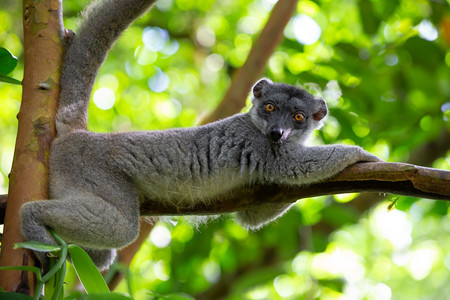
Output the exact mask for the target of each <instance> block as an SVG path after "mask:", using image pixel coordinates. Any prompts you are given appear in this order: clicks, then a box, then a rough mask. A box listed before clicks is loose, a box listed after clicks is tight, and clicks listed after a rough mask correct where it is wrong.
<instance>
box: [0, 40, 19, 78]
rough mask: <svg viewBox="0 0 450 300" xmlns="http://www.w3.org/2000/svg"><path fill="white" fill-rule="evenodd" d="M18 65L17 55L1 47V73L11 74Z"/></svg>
mask: <svg viewBox="0 0 450 300" xmlns="http://www.w3.org/2000/svg"><path fill="white" fill-rule="evenodd" d="M16 66H17V57H15V56H14V55H12V54H11V52H9V51H8V50H6V49H5V48H2V47H0V74H5V75H6V74H9V73H10V72H11V71H12V70H14V68H15V67H16Z"/></svg>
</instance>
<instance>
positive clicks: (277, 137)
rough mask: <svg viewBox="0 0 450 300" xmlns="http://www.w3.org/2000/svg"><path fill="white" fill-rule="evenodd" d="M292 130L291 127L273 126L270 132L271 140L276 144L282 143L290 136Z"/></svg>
mask: <svg viewBox="0 0 450 300" xmlns="http://www.w3.org/2000/svg"><path fill="white" fill-rule="evenodd" d="M290 132H291V130H290V129H283V128H272V129H271V130H270V131H269V134H268V136H269V140H270V141H271V142H272V143H276V144H279V143H282V142H283V141H285V140H286V139H287V138H288V136H289V133H290Z"/></svg>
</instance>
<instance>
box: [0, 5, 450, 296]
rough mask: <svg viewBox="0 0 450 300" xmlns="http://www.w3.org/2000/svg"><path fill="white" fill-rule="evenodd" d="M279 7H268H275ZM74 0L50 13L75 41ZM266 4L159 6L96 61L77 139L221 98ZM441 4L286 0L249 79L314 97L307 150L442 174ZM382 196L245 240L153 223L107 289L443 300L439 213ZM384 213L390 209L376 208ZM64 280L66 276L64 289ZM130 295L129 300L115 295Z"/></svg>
mask: <svg viewBox="0 0 450 300" xmlns="http://www.w3.org/2000/svg"><path fill="white" fill-rule="evenodd" d="M281 1H282V0H281ZM86 3H87V1H85V0H76V1H75V0H66V1H64V16H65V19H64V22H65V26H66V27H67V28H70V29H73V30H74V31H76V28H77V16H78V14H79V11H80V10H81V9H82V7H84V6H85V5H86ZM274 3H275V1H273V0H229V1H211V0H199V1H192V0H191V1H187V0H166V1H159V2H158V3H157V5H156V9H154V10H153V11H152V12H151V13H149V14H147V15H145V16H144V17H143V18H141V19H140V20H138V21H137V22H136V23H135V24H134V25H133V26H132V27H131V28H129V29H128V30H127V31H126V33H125V34H124V36H123V37H122V38H121V39H120V40H119V41H118V43H117V44H116V46H115V47H114V49H113V50H112V51H111V53H110V55H109V57H108V59H107V61H106V63H105V65H104V66H103V67H102V69H101V71H100V74H99V77H98V80H97V83H96V85H95V88H94V93H93V101H92V103H91V106H90V110H89V128H90V129H91V130H93V131H99V132H110V131H128V130H148V129H165V128H170V127H187V126H194V125H196V124H197V123H198V122H199V120H200V118H201V116H203V115H205V114H207V113H208V112H211V111H212V110H213V109H214V108H215V107H216V106H217V104H218V103H219V102H220V100H221V98H222V97H223V95H224V93H225V91H226V89H227V88H228V86H229V84H230V77H231V75H232V74H233V72H234V71H235V70H236V69H237V68H239V67H240V66H242V64H243V63H244V61H245V59H246V57H247V54H248V52H249V50H250V48H251V46H252V41H253V40H254V39H255V38H256V37H257V35H258V32H259V31H260V29H261V28H262V27H263V26H264V24H265V21H266V20H267V17H268V14H269V13H270V11H271V9H272V7H273V5H274ZM449 3H450V1H448V0H447V1H445V0H434V1H425V0H372V1H369V0H359V1H358V0H342V1H332V0H317V1H299V3H298V6H297V10H296V12H295V14H294V17H293V18H292V19H291V21H290V22H289V24H288V26H287V28H286V30H285V33H284V35H285V39H284V41H283V42H282V44H281V45H280V46H279V47H278V48H277V50H276V51H275V53H274V54H273V55H272V57H271V58H270V60H269V63H268V65H267V69H266V73H265V76H267V77H269V78H271V79H272V80H274V81H282V82H286V83H289V84H301V85H302V86H303V87H305V88H307V89H308V90H309V91H311V92H313V93H315V94H318V95H321V96H322V97H324V98H325V99H326V100H327V103H328V105H329V108H330V116H329V117H328V119H327V124H326V125H325V127H324V128H323V129H322V130H320V131H318V132H316V133H315V134H314V137H313V138H312V141H311V142H312V143H315V144H320V143H325V144H330V143H347V144H358V145H361V146H363V147H364V148H365V149H367V150H368V151H371V152H373V153H375V154H377V155H379V156H380V157H382V158H383V159H385V160H387V161H399V162H408V161H409V162H413V163H417V164H422V165H427V166H432V167H435V168H440V169H446V170H449V169H450V151H449V148H450V135H449V131H450V121H449V120H450V8H449ZM21 13H22V7H21V3H20V1H15V0H2V2H1V3H0V47H4V48H6V49H8V50H9V51H11V52H12V53H13V54H14V55H15V56H17V57H18V58H19V66H18V67H17V68H16V69H15V70H14V71H13V72H12V73H11V74H10V76H12V77H14V78H17V79H21V78H22V76H23V58H22V56H23V46H22V32H21V30H22V29H21V28H22V26H21ZM20 100H21V88H20V86H14V85H10V84H2V83H0V172H1V174H0V193H7V186H8V177H7V175H8V173H9V170H10V168H11V162H12V153H13V150H14V142H15V135H16V130H17V120H16V114H17V113H18V110H19V106H20ZM384 196H385V195H374V194H364V195H355V194H352V195H340V196H335V197H318V198H311V199H302V200H299V201H298V202H297V205H296V206H295V208H294V209H292V210H291V211H290V212H289V213H288V214H286V215H285V216H284V217H283V218H281V219H280V220H278V221H277V222H275V223H273V224H271V225H269V226H267V227H265V228H264V229H262V230H260V231H258V232H246V231H245V230H243V229H242V228H240V227H239V226H238V225H236V224H235V223H234V221H233V220H232V219H231V218H229V217H222V218H220V219H218V220H214V221H212V222H211V223H208V224H207V225H199V226H197V227H196V226H193V225H191V223H189V222H188V221H186V220H185V219H183V218H169V217H168V218H165V219H164V220H163V221H161V222H159V223H158V224H157V225H156V227H155V229H154V230H153V231H152V233H151V235H150V238H149V239H148V241H147V242H146V243H145V244H144V245H143V247H142V249H141V251H140V252H139V253H138V254H137V256H136V257H135V259H134V261H133V262H132V265H131V271H130V276H129V281H128V283H129V284H127V282H126V281H124V282H122V283H121V285H120V286H119V288H118V290H120V291H123V292H127V293H129V292H131V293H132V294H133V295H134V297H135V298H136V299H151V298H152V296H149V294H148V293H149V291H151V292H152V293H154V294H153V295H165V294H169V293H187V294H190V295H193V296H195V297H196V298H198V299H219V298H226V299H450V284H449V283H450V218H449V216H448V212H449V205H448V203H447V202H443V201H434V200H425V199H417V198H410V197H392V196H387V198H386V197H384ZM389 201H396V205H395V209H394V210H392V211H390V212H388V210H387V206H388V203H389ZM71 277H73V275H70V274H69V277H68V279H67V281H68V286H69V288H66V290H70V287H71V283H70V282H71V281H70V278H71ZM129 286H131V291H130V289H129Z"/></svg>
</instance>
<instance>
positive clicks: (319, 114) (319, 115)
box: [313, 99, 328, 121]
mask: <svg viewBox="0 0 450 300" xmlns="http://www.w3.org/2000/svg"><path fill="white" fill-rule="evenodd" d="M316 102H317V103H316V112H315V113H313V119H314V120H316V121H320V120H322V119H323V118H324V117H325V116H326V115H327V113H328V108H327V104H326V103H325V101H324V100H323V99H317V100H316Z"/></svg>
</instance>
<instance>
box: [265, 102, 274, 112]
mask: <svg viewBox="0 0 450 300" xmlns="http://www.w3.org/2000/svg"><path fill="white" fill-rule="evenodd" d="M266 110H267V111H268V112H271V111H274V110H275V106H273V104H271V103H267V104H266Z"/></svg>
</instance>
